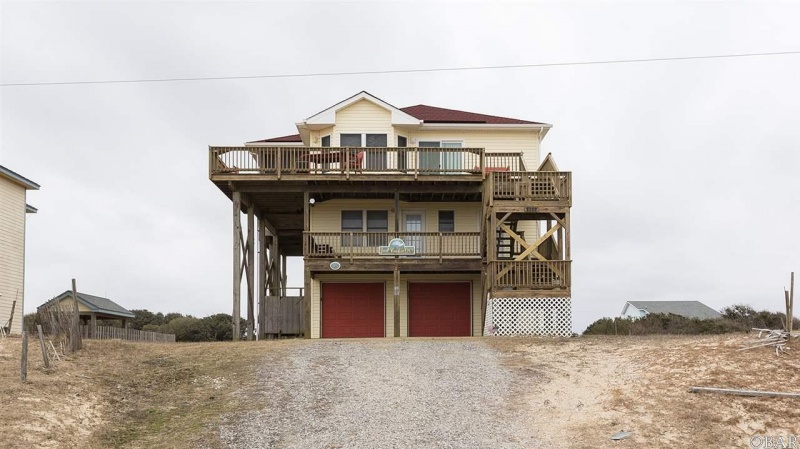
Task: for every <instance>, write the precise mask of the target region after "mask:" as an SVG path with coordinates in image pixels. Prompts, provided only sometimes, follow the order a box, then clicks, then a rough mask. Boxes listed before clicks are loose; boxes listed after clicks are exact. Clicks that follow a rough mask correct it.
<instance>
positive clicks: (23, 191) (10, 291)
mask: <svg viewBox="0 0 800 449" xmlns="http://www.w3.org/2000/svg"><path fill="white" fill-rule="evenodd" d="M28 190H39V184H36V183H35V182H33V181H31V180H30V179H28V178H26V177H24V176H22V175H20V174H18V173H15V172H13V171H11V170H9V169H7V168H6V167H3V166H2V165H0V262H2V264H1V265H0V327H3V328H7V329H4V330H5V331H7V332H11V333H12V334H19V333H22V313H23V312H22V311H23V306H24V305H25V302H24V300H25V220H26V218H25V217H26V214H33V213H36V208H35V207H33V206H31V205H29V204H27V203H26V196H27V192H28ZM12 310H13V316H12Z"/></svg>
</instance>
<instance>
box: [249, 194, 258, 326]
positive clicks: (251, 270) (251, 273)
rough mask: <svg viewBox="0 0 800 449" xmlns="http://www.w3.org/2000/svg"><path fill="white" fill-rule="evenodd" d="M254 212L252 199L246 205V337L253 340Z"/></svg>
mask: <svg viewBox="0 0 800 449" xmlns="http://www.w3.org/2000/svg"><path fill="white" fill-rule="evenodd" d="M255 213H256V207H255V205H254V204H253V201H252V200H250V204H249V205H248V207H247V339H248V340H251V341H252V340H253V329H254V327H255V304H254V302H255V282H253V281H254V280H255V279H254V270H255V256H256V254H255V248H254V245H255V242H254V241H255V231H256V230H255Z"/></svg>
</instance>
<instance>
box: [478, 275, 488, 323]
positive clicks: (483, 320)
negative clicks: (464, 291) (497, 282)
mask: <svg viewBox="0 0 800 449" xmlns="http://www.w3.org/2000/svg"><path fill="white" fill-rule="evenodd" d="M486 287H487V280H486V264H484V265H483V271H482V272H481V332H480V334H479V335H478V336H480V337H482V336H484V332H485V331H486V302H487V301H486Z"/></svg>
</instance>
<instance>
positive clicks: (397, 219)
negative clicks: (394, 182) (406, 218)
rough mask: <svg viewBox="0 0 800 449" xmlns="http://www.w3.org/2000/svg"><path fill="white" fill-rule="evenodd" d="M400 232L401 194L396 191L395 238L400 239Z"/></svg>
mask: <svg viewBox="0 0 800 449" xmlns="http://www.w3.org/2000/svg"><path fill="white" fill-rule="evenodd" d="M399 232H400V193H399V192H398V191H397V190H395V191H394V236H395V237H398V236H399V234H398V233H399Z"/></svg>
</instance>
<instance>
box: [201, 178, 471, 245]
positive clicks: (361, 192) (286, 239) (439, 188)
mask: <svg viewBox="0 0 800 449" xmlns="http://www.w3.org/2000/svg"><path fill="white" fill-rule="evenodd" d="M214 183H215V184H216V185H217V187H218V188H219V189H220V190H221V191H222V192H223V193H224V194H225V196H227V197H228V198H232V192H233V189H236V190H238V191H241V192H242V212H246V211H247V205H248V204H249V202H252V203H253V204H254V205H255V208H256V214H257V215H262V214H263V216H265V217H266V219H267V221H269V223H270V224H271V225H272V226H273V227H274V228H275V230H276V231H277V233H278V237H279V238H280V244H281V250H282V252H283V253H284V254H286V255H287V256H302V255H303V241H302V235H303V211H304V204H303V202H304V193H305V192H306V191H307V192H309V195H310V196H311V197H312V198H314V199H315V200H316V201H317V202H322V201H329V200H332V199H335V198H385V199H392V198H394V192H395V191H397V192H398V194H399V197H400V201H405V202H464V201H480V200H481V183H480V182H471V183H465V182H455V181H450V182H427V181H418V182H414V183H391V182H380V181H376V182H354V181H348V182H336V183H333V182H322V183H312V182H305V183H297V182H295V183H289V182H286V181H257V182H236V183H232V182H230V181H215V182H214Z"/></svg>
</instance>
